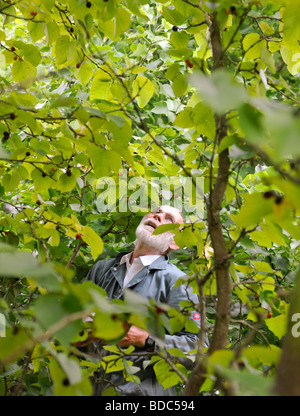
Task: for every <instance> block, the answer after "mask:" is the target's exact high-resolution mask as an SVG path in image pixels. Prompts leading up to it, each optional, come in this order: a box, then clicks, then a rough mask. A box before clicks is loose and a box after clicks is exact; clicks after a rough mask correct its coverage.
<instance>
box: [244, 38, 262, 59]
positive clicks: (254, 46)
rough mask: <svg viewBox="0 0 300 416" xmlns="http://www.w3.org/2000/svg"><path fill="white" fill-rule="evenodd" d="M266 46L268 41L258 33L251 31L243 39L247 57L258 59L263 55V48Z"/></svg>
mask: <svg viewBox="0 0 300 416" xmlns="http://www.w3.org/2000/svg"><path fill="white" fill-rule="evenodd" d="M265 47H266V41H265V40H264V39H261V37H260V35H259V34H258V33H249V35H246V36H245V38H244V40H243V48H244V50H245V52H246V53H245V59H246V60H248V59H256V58H259V57H260V56H261V49H262V48H265Z"/></svg>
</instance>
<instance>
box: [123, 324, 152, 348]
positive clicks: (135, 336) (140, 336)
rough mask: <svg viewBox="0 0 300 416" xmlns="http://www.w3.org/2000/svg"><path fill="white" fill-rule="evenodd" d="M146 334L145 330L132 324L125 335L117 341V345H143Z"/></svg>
mask: <svg viewBox="0 0 300 416" xmlns="http://www.w3.org/2000/svg"><path fill="white" fill-rule="evenodd" d="M148 336H149V334H148V332H147V331H144V330H143V329H140V328H138V327H136V326H134V325H132V326H131V327H130V328H129V330H128V332H127V334H126V335H125V337H124V338H123V339H122V340H121V341H120V342H119V345H120V346H121V347H129V346H130V345H133V346H135V347H144V346H145V343H146V339H147V338H148Z"/></svg>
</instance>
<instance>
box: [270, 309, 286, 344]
mask: <svg viewBox="0 0 300 416" xmlns="http://www.w3.org/2000/svg"><path fill="white" fill-rule="evenodd" d="M265 324H266V325H267V327H268V328H269V330H270V331H272V332H273V334H274V335H276V337H277V338H279V339H281V338H282V337H283V336H284V335H285V334H286V331H287V315H285V314H281V315H278V316H275V317H274V318H268V319H266V320H265Z"/></svg>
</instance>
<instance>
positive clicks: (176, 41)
mask: <svg viewBox="0 0 300 416" xmlns="http://www.w3.org/2000/svg"><path fill="white" fill-rule="evenodd" d="M189 40H190V36H189V34H188V33H187V32H185V31H184V30H181V31H180V32H172V33H171V36H170V42H171V43H172V45H173V46H174V47H175V48H177V49H182V48H185V47H186V46H187V44H188V43H189Z"/></svg>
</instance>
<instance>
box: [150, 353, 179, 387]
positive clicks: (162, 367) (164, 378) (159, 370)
mask: <svg viewBox="0 0 300 416" xmlns="http://www.w3.org/2000/svg"><path fill="white" fill-rule="evenodd" d="M176 367H180V369H182V368H183V369H184V367H183V366H182V365H177V366H176ZM153 369H154V371H155V375H156V378H157V380H158V382H159V383H160V384H162V385H163V387H164V388H165V389H167V388H169V387H172V386H176V385H177V384H178V383H180V382H182V379H181V378H180V377H179V376H178V374H177V373H175V372H174V371H172V369H171V367H170V365H169V364H168V363H166V362H165V361H164V360H161V361H159V362H158V363H156V364H154V367H153Z"/></svg>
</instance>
